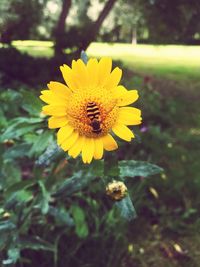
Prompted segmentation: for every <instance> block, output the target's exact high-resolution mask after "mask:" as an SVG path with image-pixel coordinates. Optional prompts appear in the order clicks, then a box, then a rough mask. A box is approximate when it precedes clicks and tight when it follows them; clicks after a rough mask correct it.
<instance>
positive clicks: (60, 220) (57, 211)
mask: <svg viewBox="0 0 200 267" xmlns="http://www.w3.org/2000/svg"><path fill="white" fill-rule="evenodd" d="M48 214H49V215H51V216H53V217H54V218H55V221H56V224H57V225H65V226H73V225H74V220H73V219H72V217H71V216H70V215H69V213H68V212H67V211H66V210H65V208H64V207H61V208H56V207H52V206H50V207H49V211H48Z"/></svg>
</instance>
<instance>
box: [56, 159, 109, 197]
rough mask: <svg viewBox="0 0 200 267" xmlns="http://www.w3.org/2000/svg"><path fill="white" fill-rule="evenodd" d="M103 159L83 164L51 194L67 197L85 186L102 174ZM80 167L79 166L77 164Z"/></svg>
mask: <svg viewBox="0 0 200 267" xmlns="http://www.w3.org/2000/svg"><path fill="white" fill-rule="evenodd" d="M103 166H104V162H103V161H98V162H95V163H94V164H91V166H90V167H88V166H83V167H82V170H79V171H78V172H76V173H74V175H73V176H72V178H68V179H67V180H66V181H65V182H64V183H63V184H62V185H61V186H60V188H59V189H58V190H57V192H56V193H54V194H53V197H68V196H71V195H72V194H74V193H76V192H78V191H80V190H82V189H83V188H85V187H86V186H87V185H88V184H89V183H90V182H92V181H93V180H95V179H96V178H97V177H100V176H103ZM79 169H80V166H79Z"/></svg>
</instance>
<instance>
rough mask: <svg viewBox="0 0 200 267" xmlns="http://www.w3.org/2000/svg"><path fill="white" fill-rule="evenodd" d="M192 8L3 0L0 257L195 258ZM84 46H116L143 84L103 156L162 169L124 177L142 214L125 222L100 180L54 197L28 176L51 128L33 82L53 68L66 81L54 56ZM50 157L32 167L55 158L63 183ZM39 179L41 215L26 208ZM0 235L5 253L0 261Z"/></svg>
mask: <svg viewBox="0 0 200 267" xmlns="http://www.w3.org/2000/svg"><path fill="white" fill-rule="evenodd" d="M199 18H200V1H199V0H190V1H188V0H173V1H169V0H0V101H1V105H0V129H1V135H2V136H1V139H0V142H1V144H0V151H1V155H0V166H1V171H0V259H1V260H2V262H3V263H2V264H3V265H2V266H4V265H5V266H19V267H24V266H25V267H26V266H30V267H32V266H38V265H40V266H41V267H45V266H53V267H56V266H57V267H64V266H65V267H66V266H73V267H76V266H81V267H98V266H99V267H100V266H101V267H102V266H105V267H111V266H115V267H118V266H120V267H149V266H151V267H177V266H181V267H200V252H199V247H200V238H199V233H200V230H199V229H200V216H199V214H200V194H199V192H200V162H199V159H200V112H199V111H200V105H199V101H200V19H199ZM82 50H85V51H86V52H87V54H88V56H89V57H97V58H100V57H102V56H109V57H112V58H113V60H114V65H117V66H120V67H121V68H122V69H123V80H122V84H124V85H125V86H126V87H127V88H129V89H137V90H138V91H139V94H140V99H139V101H138V103H137V106H138V107H139V108H141V109H142V113H143V124H142V125H141V126H140V127H136V129H135V132H136V139H135V140H134V141H133V142H132V143H131V144H128V145H126V144H124V143H122V144H121V147H120V149H119V150H118V151H117V153H116V154H115V156H114V157H112V158H111V157H110V159H109V160H110V164H111V165H110V166H112V162H114V160H115V159H118V160H119V159H120V160H124V159H134V160H144V161H149V162H152V163H155V164H157V165H158V166H160V167H162V168H163V169H164V172H163V173H162V174H157V175H154V176H151V177H149V178H144V177H141V176H138V177H136V178H134V179H132V180H131V179H130V180H127V184H128V185H129V190H130V196H131V198H132V199H133V202H134V205H135V208H136V210H137V214H138V217H137V219H135V220H134V221H131V222H126V221H124V220H123V219H121V218H119V217H118V216H116V215H115V214H114V212H113V210H112V209H110V204H109V203H108V202H109V201H108V200H107V199H106V197H105V194H104V193H102V190H103V189H102V188H101V186H100V188H99V187H98V186H93V185H91V186H90V188H86V189H84V190H83V191H82V192H79V193H78V194H76V195H73V196H72V197H71V198H70V199H65V202H63V201H62V202H60V203H56V204H55V203H54V204H53V207H50V206H48V205H49V195H48V193H47V192H46V191H45V189H44V187H42V186H41V184H42V183H40V184H39V187H35V185H34V186H33V185H32V184H30V181H31V180H33V179H34V177H36V176H37V175H38V172H36V171H35V169H34V162H35V161H37V159H38V157H39V156H41V155H42V153H45V151H46V149H47V148H48V146H49V143H51V142H52V141H53V138H54V137H53V136H54V135H55V133H53V131H51V130H48V129H47V125H46V124H45V125H44V122H43V123H42V125H43V126H41V125H39V123H41V121H40V119H39V118H40V117H39V116H40V111H41V106H42V103H41V101H40V100H39V99H38V96H39V92H40V90H41V89H43V88H46V84H47V83H48V82H49V81H50V80H60V81H62V78H61V74H60V72H59V66H60V65H61V64H63V63H67V64H70V62H71V60H72V59H74V58H75V59H76V58H79V57H80V52H81V51H82ZM30 117H31V119H30ZM42 127H43V128H42ZM44 127H46V128H44ZM39 128H40V130H38V129H39ZM41 128H42V130H41ZM41 133H42V134H41ZM69 162H70V159H69ZM73 162H74V161H73ZM52 164H53V163H52ZM52 164H50V165H49V166H48V168H47V170H45V172H42V174H41V173H40V175H43V177H47V176H48V175H49V172H50V171H49V170H51V171H52V172H51V178H52V177H53V179H54V183H60V181H61V180H62V179H63V178H66V177H67V174H68V173H69V167H68V161H66V160H65V161H63V158H62V157H61V158H59V157H58V158H56V160H55V161H54V165H52ZM52 173H53V174H52ZM49 177H50V176H49ZM45 179H46V178H45ZM49 179H50V178H49ZM83 179H84V178H83ZM48 183H50V180H48ZM14 184H15V185H14ZM16 184H17V186H16ZM40 187H41V192H42V196H40V197H41V198H40V203H42V205H43V206H42V207H41V210H42V215H41V214H40V215H39V214H38V213H37V212H33V213H31V212H32V211H31V212H30V210H31V209H30V210H28V207H29V204H30V201H31V200H30V199H32V197H33V196H34V194H36V193H34V194H33V192H39V191H40V190H39V189H38V188H40ZM27 188H28V189H27ZM47 188H48V187H47ZM13 192H14V193H16V192H17V195H15V200H16V199H17V200H16V201H17V202H15V204H13V195H12V194H13ZM42 201H43V202H42ZM45 201H46V202H45ZM16 203H17V204H16ZM72 204H73V205H72ZM13 205H14V206H13ZM45 205H46V206H45ZM71 205H72V206H71ZM38 206H39V204H38ZM38 206H37V207H38ZM13 207H14V208H13ZM49 207H50V208H49ZM69 207H70V208H69ZM29 208H30V207H29ZM26 209H27V210H28V212H27V214H26V216H25V217H26V223H23V224H22V225H23V227H24V228H20V227H21V226H20V223H19V221H17V220H18V219H19V217H20V216H21V217H22V215H19V214H22V210H24V211H25V210H26ZM68 211H69V213H68ZM11 214H13V217H12V218H14V219H12V224H13V223H16V224H15V225H17V229H18V230H17V231H18V233H20V236H23V235H25V233H26V235H28V236H29V237H31V238H32V239H29V240H28V241H27V239H26V242H25V241H24V243H23V246H22V245H21V246H22V247H21V248H22V249H21V252H19V248H18V247H16V245H15V246H14V245H13V244H14V241H13V239H12V238H13V236H15V235H13V236H12V238H11V237H9V238H8V235H7V233H6V230H5V229H7V230H9V231H10V233H12V231H11V230H13V229H14V230H15V233H16V228H13V227H14V226H13V225H11V224H10V223H11V222H10V221H9V218H10V216H11ZM16 214H18V216H17V217H15V215H16ZM30 214H31V215H30ZM69 216H72V218H71V217H69ZM21 217H20V218H21ZM27 218H28V219H27ZM72 219H73V220H74V223H72V221H70V220H72ZM5 220H6V222H8V221H9V226H8V225H7V226H5ZM17 222H18V224H17ZM23 222H25V219H24V221H23ZM15 227H16V226H15ZM9 231H8V232H9ZM5 233H6V234H5ZM33 237H34V238H35V239H34V240H33ZM39 237H40V238H39ZM16 240H18V236H16V237H15V242H17V241H16ZM44 240H45V241H44ZM20 242H21V241H20ZM5 244H6V245H5ZM6 246H7V247H9V250H8V251H9V252H8V256H9V257H10V258H12V259H14V260H13V261H9V259H10V258H9V259H8V260H7V261H5V260H4V261H3V259H5V258H6V257H7V254H6V252H5V251H6V248H7V247H6Z"/></svg>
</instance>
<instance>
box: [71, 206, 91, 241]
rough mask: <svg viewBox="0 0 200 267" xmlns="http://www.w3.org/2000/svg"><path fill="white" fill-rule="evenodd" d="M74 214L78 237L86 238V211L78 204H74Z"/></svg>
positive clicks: (72, 208)
mask: <svg viewBox="0 0 200 267" xmlns="http://www.w3.org/2000/svg"><path fill="white" fill-rule="evenodd" d="M71 211H72V216H73V218H74V222H75V231H76V234H77V235H78V237H80V238H85V237H87V236H88V232H89V231H88V226H87V223H86V221H85V213H84V211H83V209H81V208H80V207H78V206H75V205H73V206H72V207H71Z"/></svg>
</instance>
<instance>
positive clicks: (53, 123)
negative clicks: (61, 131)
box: [48, 116, 68, 129]
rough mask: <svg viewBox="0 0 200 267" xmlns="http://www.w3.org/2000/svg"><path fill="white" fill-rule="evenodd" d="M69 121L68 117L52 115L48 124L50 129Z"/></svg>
mask: <svg viewBox="0 0 200 267" xmlns="http://www.w3.org/2000/svg"><path fill="white" fill-rule="evenodd" d="M67 123H68V120H67V117H66V116H62V117H51V118H50V119H49V121H48V126H49V128H50V129H55V128H60V127H63V126H65V125H66V124H67Z"/></svg>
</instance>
